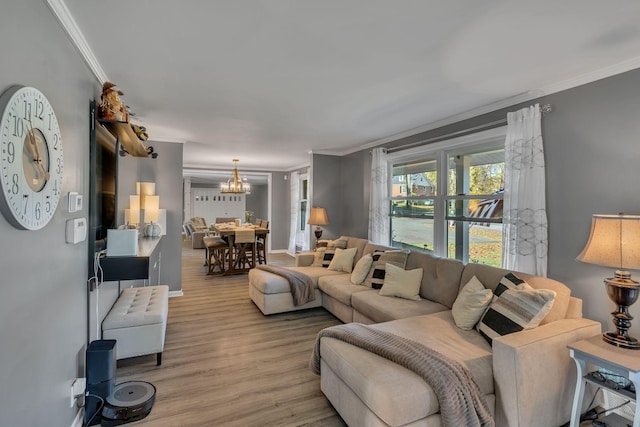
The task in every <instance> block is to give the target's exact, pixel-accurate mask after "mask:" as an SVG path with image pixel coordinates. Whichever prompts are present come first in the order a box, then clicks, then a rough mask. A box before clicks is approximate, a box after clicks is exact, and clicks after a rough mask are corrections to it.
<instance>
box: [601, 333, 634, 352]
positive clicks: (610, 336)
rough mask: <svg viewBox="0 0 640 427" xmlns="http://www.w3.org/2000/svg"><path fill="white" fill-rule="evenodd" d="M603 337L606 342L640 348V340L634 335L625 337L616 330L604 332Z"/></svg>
mask: <svg viewBox="0 0 640 427" xmlns="http://www.w3.org/2000/svg"><path fill="white" fill-rule="evenodd" d="M602 339H603V340H604V342H606V343H609V344H611V345H615V346H616V347H620V348H628V349H630V350H640V342H638V340H637V339H635V338H633V337H625V336H623V335H619V334H617V333H615V332H605V333H604V334H602Z"/></svg>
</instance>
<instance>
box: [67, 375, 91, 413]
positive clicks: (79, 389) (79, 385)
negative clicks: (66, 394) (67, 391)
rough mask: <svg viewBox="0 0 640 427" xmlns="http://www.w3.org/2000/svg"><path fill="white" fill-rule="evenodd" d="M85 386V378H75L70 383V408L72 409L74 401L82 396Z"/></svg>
mask: <svg viewBox="0 0 640 427" xmlns="http://www.w3.org/2000/svg"><path fill="white" fill-rule="evenodd" d="M86 386H87V380H86V378H76V379H74V380H73V382H72V383H71V401H70V404H71V408H73V407H74V406H75V404H76V399H77V398H78V397H80V396H82V395H84V391H85V389H86Z"/></svg>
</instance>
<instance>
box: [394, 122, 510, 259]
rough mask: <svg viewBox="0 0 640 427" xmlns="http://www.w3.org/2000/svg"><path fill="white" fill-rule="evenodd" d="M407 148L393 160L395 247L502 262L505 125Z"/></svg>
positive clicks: (452, 256) (454, 256) (451, 256)
mask: <svg viewBox="0 0 640 427" xmlns="http://www.w3.org/2000/svg"><path fill="white" fill-rule="evenodd" d="M429 148H430V150H429ZM406 151H407V152H405V153H403V152H398V153H397V154H395V155H393V156H390V160H389V161H390V163H391V164H390V167H391V170H392V174H391V176H392V178H391V180H392V182H391V242H392V243H391V244H392V246H394V247H398V248H405V249H411V250H418V251H423V252H431V253H434V254H435V255H438V256H445V257H449V258H456V259H459V260H462V261H464V262H477V263H481V264H488V265H493V266H500V265H501V262H502V200H503V184H504V129H503V128H501V129H500V130H491V131H485V132H481V133H478V134H475V135H468V136H465V137H462V138H458V139H456V140H450V141H444V142H442V143H438V144H432V145H431V146H428V147H427V149H425V148H421V149H419V150H411V151H410V150H406Z"/></svg>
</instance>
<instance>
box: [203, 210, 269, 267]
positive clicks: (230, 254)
mask: <svg viewBox="0 0 640 427" xmlns="http://www.w3.org/2000/svg"><path fill="white" fill-rule="evenodd" d="M239 228H240V229H246V228H252V229H254V230H255V232H256V239H257V238H258V237H261V238H263V239H264V247H265V251H266V248H267V247H268V246H267V237H268V235H269V229H268V228H264V227H261V226H258V225H255V224H241V225H237V224H235V223H232V222H229V223H219V224H214V226H213V230H214V231H215V232H216V233H217V234H218V235H219V236H220V237H222V238H223V239H225V240H226V241H227V242H228V244H229V249H228V251H227V262H226V265H225V268H224V272H223V273H222V274H223V275H232V274H243V273H247V272H248V271H249V270H250V269H251V268H253V267H255V264H256V257H255V256H254V257H253V259H252V262H251V266H250V267H242V268H237V267H236V265H235V264H236V263H235V259H234V257H235V254H236V251H235V250H234V249H235V243H234V241H235V235H236V230H238V229H239Z"/></svg>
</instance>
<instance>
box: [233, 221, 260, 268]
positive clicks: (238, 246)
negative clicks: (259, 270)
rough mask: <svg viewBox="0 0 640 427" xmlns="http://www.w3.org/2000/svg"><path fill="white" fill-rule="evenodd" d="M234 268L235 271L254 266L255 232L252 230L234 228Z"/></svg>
mask: <svg viewBox="0 0 640 427" xmlns="http://www.w3.org/2000/svg"><path fill="white" fill-rule="evenodd" d="M234 245H235V254H236V258H235V260H234V267H235V268H236V269H243V268H253V267H255V266H256V230H255V229H254V228H241V227H240V228H236V232H235V239H234Z"/></svg>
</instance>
